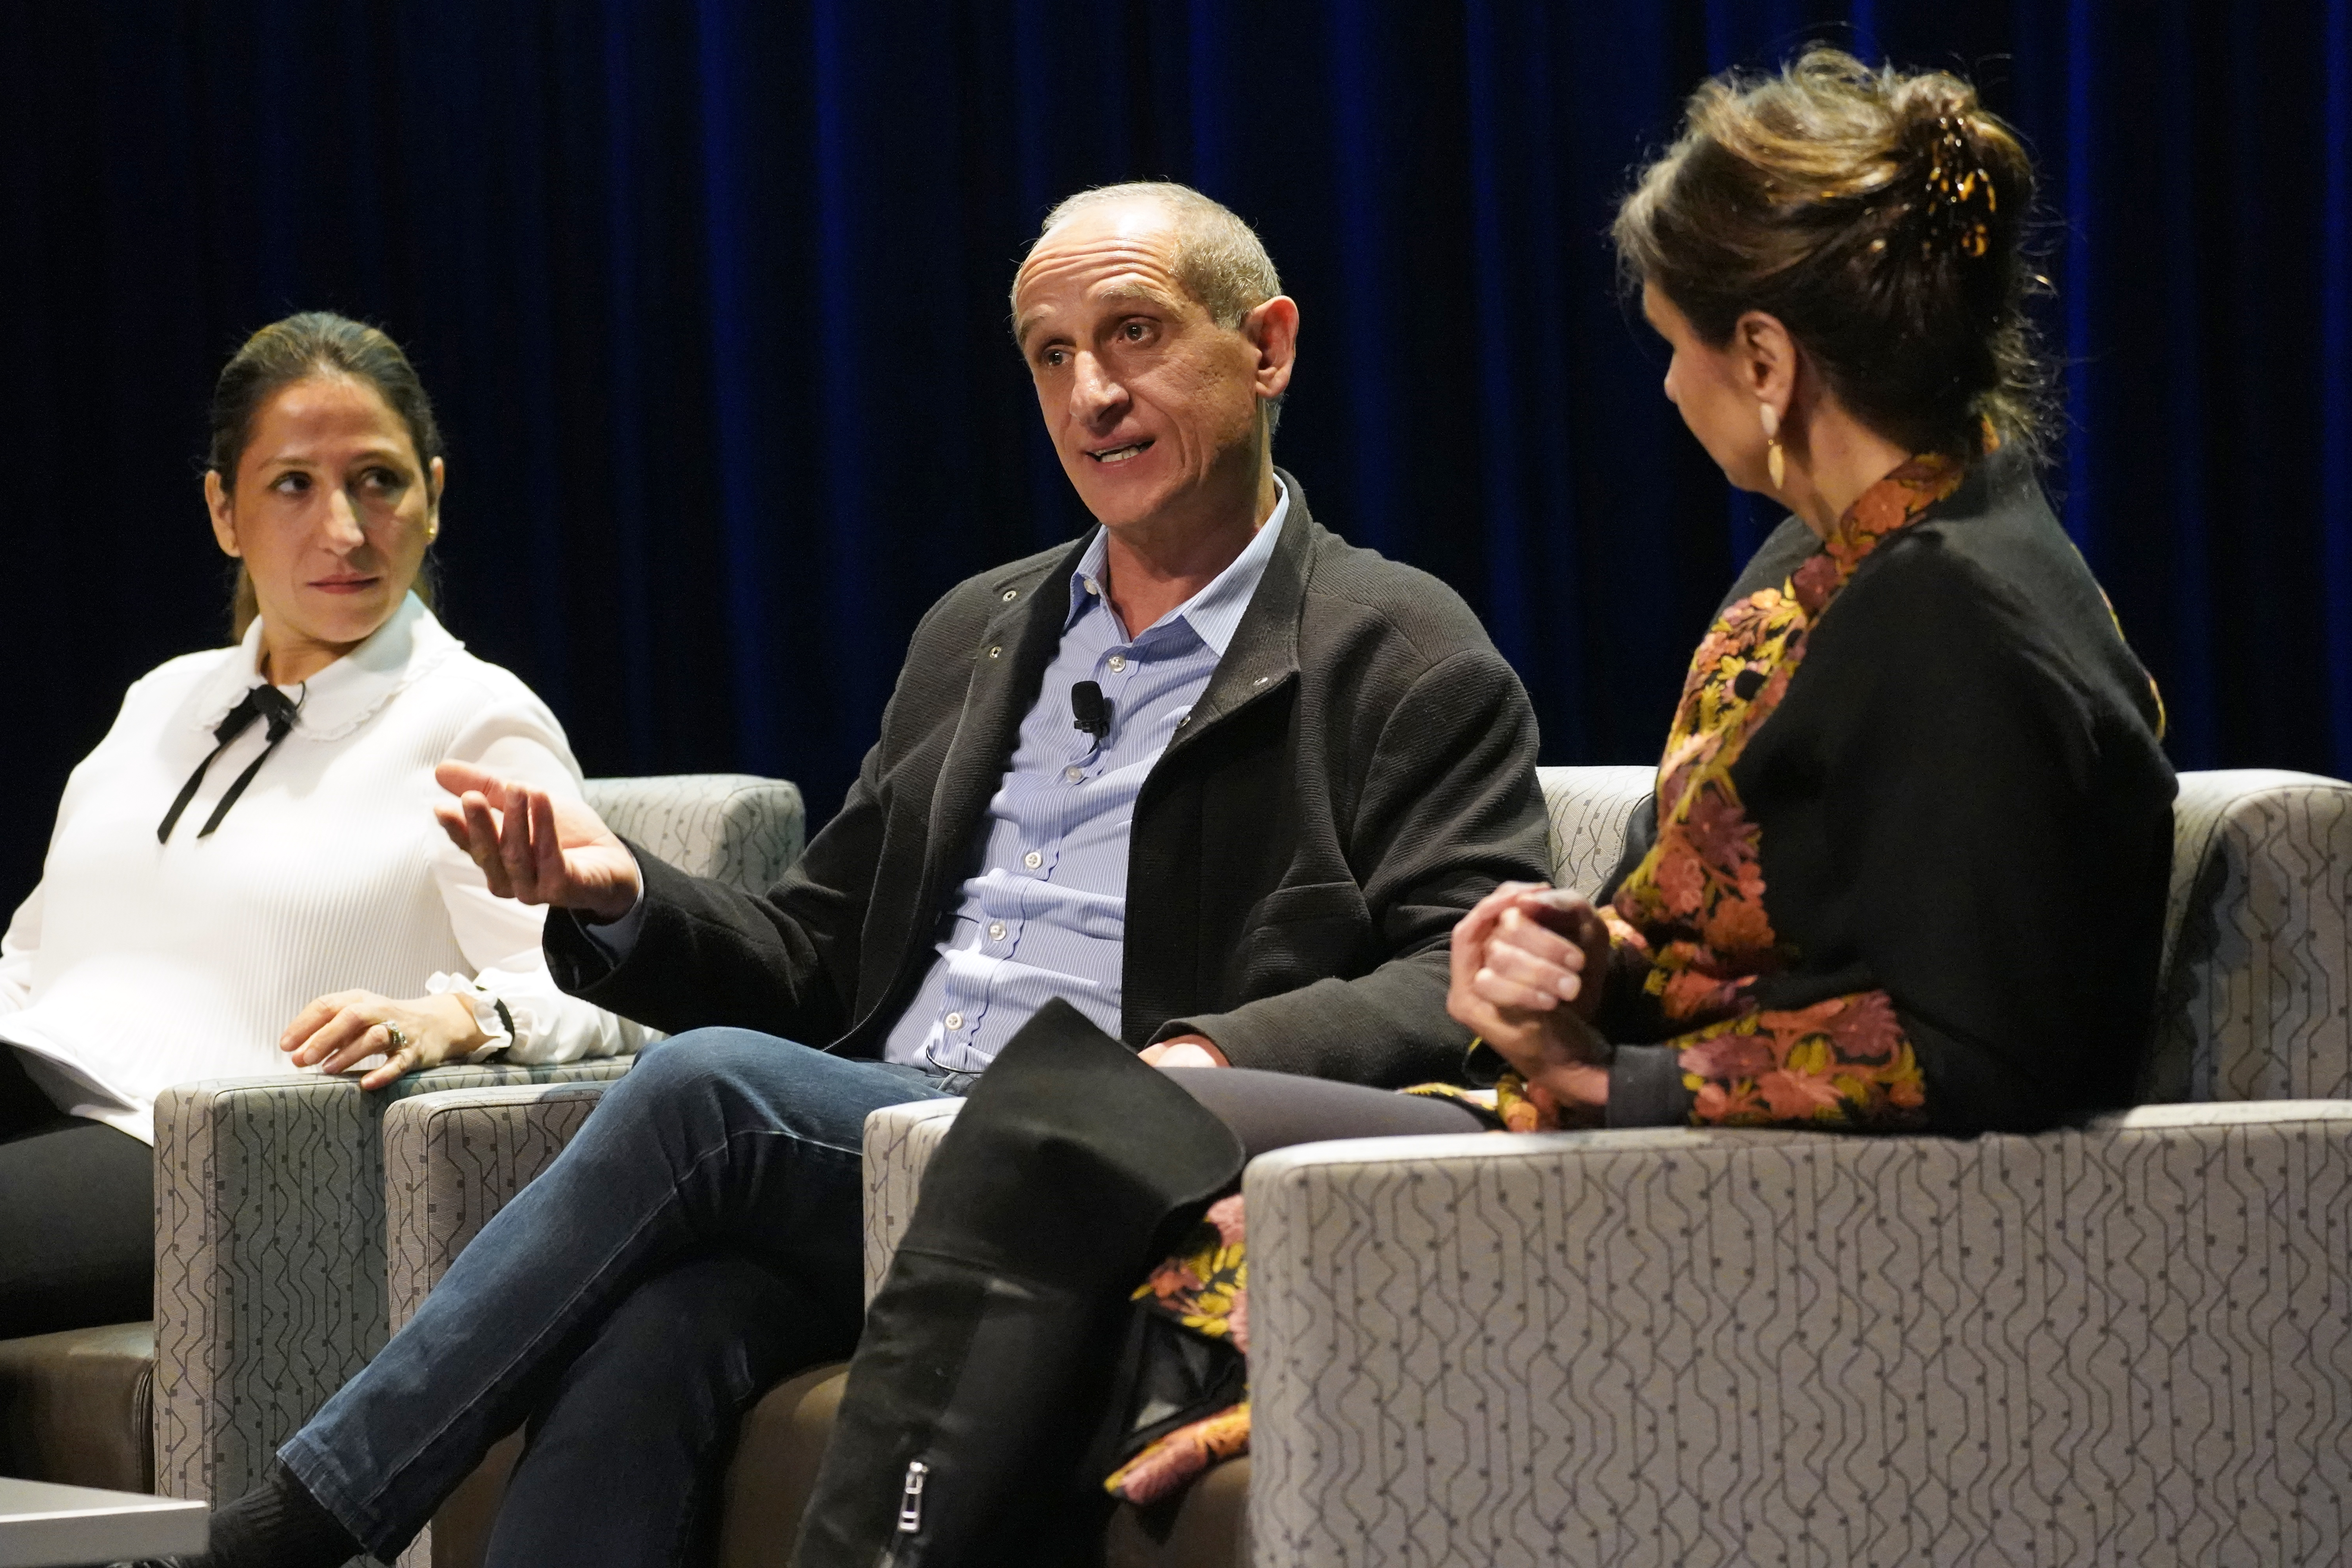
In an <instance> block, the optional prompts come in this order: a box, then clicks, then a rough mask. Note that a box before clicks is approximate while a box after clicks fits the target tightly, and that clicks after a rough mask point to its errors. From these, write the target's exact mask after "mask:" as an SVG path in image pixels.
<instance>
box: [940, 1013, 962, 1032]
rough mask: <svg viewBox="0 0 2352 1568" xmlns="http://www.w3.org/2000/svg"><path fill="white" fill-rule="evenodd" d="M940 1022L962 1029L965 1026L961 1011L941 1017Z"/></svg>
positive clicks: (951, 1027)
mask: <svg viewBox="0 0 2352 1568" xmlns="http://www.w3.org/2000/svg"><path fill="white" fill-rule="evenodd" d="M940 1023H942V1024H944V1025H946V1026H948V1027H949V1028H950V1029H961V1028H962V1027H963V1015H962V1014H961V1013H950V1014H949V1015H948V1016H946V1017H944V1018H941V1019H940Z"/></svg>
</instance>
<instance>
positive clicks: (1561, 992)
mask: <svg viewBox="0 0 2352 1568" xmlns="http://www.w3.org/2000/svg"><path fill="white" fill-rule="evenodd" d="M1608 944H1609V937H1608V930H1607V928H1606V927H1605V926H1603V925H1602V924H1601V918H1600V917H1599V916H1598V915H1597V914H1595V913H1593V910H1592V906H1591V904H1590V903H1589V902H1587V901H1586V900H1584V899H1583V898H1582V897H1581V896H1580V895H1578V894H1574V893H1563V892H1560V891H1559V890H1558V889H1552V888H1548V887H1544V886H1542V885H1540V884H1536V883H1528V882H1506V883H1504V884H1503V885H1502V886H1501V887H1499V888H1496V889H1495V890H1494V891H1493V892H1492V893H1489V894H1487V895H1486V897H1485V898H1484V899H1481V900H1479V901H1478V903H1477V904H1476V906H1475V907H1474V908H1473V909H1472V910H1471V911H1470V912H1469V913H1468V914H1466V915H1465V916H1463V917H1462V920H1461V922H1460V923H1459V924H1457V925H1456V926H1455V927H1454V942H1453V951H1452V959H1453V983H1452V984H1451V986H1450V987H1449V989H1448V990H1447V992H1446V996H1445V1010H1446V1011H1447V1012H1448V1013H1449V1014H1451V1015H1452V1016H1453V1017H1454V1021H1455V1022H1456V1023H1459V1024H1461V1025H1463V1026H1465V1027H1466V1028H1469V1029H1473V1030H1475V1031H1476V1032H1477V1034H1478V1035H1479V1036H1480V1037H1482V1038H1483V1039H1485V1040H1486V1043H1487V1044H1488V1045H1489V1046H1492V1047H1494V1048H1495V1050H1496V1052H1497V1053H1498V1054H1499V1055H1500V1056H1501V1057H1502V1058H1503V1059H1504V1060H1505V1061H1507V1062H1509V1063H1510V1064H1511V1066H1512V1068H1514V1069H1515V1070H1516V1071H1517V1073H1518V1075H1519V1076H1520V1077H1521V1078H1523V1079H1526V1080H1527V1081H1528V1083H1529V1084H1534V1085H1540V1086H1541V1087H1543V1088H1544V1089H1548V1090H1549V1091H1550V1093H1551V1095H1552V1096H1553V1098H1554V1099H1556V1100H1559V1101H1560V1102H1562V1103H1563V1104H1572V1105H1580V1106H1583V1107H1586V1108H1596V1107H1599V1106H1602V1105H1605V1104H1607V1103H1608V1100H1609V1068H1608V1063H1609V1058H1610V1055H1611V1052H1610V1047H1609V1043H1608V1041H1606V1040H1604V1039H1602V1038H1601V1036H1600V1035H1599V1034H1598V1033H1597V1032H1595V1030H1594V1029H1593V1027H1592V1026H1591V1024H1590V1023H1589V1022H1588V1021H1587V1019H1586V1016H1585V1012H1586V1008H1587V1007H1590V1006H1597V1005H1598V1003H1599V992H1600V987H1599V985H1598V984H1591V985H1588V984H1586V980H1587V977H1588V976H1590V977H1591V979H1592V980H1593V981H1595V982H1597V981H1598V980H1599V978H1600V977H1601V974H1602V973H1604V972H1605V969H1606V965H1607V962H1608V951H1609V945H1608ZM1579 1004H1583V1005H1579Z"/></svg>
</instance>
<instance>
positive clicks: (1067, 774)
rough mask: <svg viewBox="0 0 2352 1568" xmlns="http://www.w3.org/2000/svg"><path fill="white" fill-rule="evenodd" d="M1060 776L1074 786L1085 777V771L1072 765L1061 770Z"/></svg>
mask: <svg viewBox="0 0 2352 1568" xmlns="http://www.w3.org/2000/svg"><path fill="white" fill-rule="evenodd" d="M1062 776H1063V777H1064V778H1066V779H1067V780H1069V781H1070V782H1071V783H1072V784H1076V783H1077V782H1078V781H1079V780H1080V779H1082V778H1084V777H1086V776H1087V770H1086V769H1084V768H1082V767H1078V766H1076V765H1075V764H1073V765H1072V766H1070V767H1066V768H1064V769H1063V770H1062Z"/></svg>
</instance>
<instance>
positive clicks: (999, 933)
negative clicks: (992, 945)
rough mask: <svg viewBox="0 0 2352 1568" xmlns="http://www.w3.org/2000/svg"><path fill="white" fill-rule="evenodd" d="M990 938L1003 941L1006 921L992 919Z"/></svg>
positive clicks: (992, 940) (989, 931)
mask: <svg viewBox="0 0 2352 1568" xmlns="http://www.w3.org/2000/svg"><path fill="white" fill-rule="evenodd" d="M988 940H989V941H991V942H1003V940H1004V922H1003V921H990V922H989V926H988Z"/></svg>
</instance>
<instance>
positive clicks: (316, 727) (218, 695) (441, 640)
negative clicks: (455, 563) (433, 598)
mask: <svg viewBox="0 0 2352 1568" xmlns="http://www.w3.org/2000/svg"><path fill="white" fill-rule="evenodd" d="M465 646H466V645H465V644H463V643H461V642H459V641H458V640H457V638H456V637H451V636H450V635H449V633H448V631H447V630H446V628H445V627H444V626H442V625H441V623H440V621H438V620H437V619H436V618H435V616H434V614H433V612H432V611H431V610H428V609H426V608H425V601H424V600H422V599H420V598H418V597H417V596H416V595H414V594H411V595H408V597H406V598H405V599H404V600H402V601H401V605H400V608H398V609H397V610H394V612H393V613H392V618H391V619H390V620H388V621H386V622H384V624H383V626H378V627H377V628H376V630H375V633H374V635H373V636H372V637H369V638H368V639H367V640H366V641H365V642H363V643H362V644H360V646H359V647H355V648H353V649H352V651H351V652H349V653H347V654H345V655H343V657H342V658H339V659H337V660H335V662H334V663H332V664H331V665H329V666H327V668H324V669H322V670H320V671H319V673H318V674H316V675H314V676H312V677H311V678H310V679H309V680H308V681H306V682H304V683H303V685H302V686H301V687H300V688H299V690H300V692H301V698H300V700H301V704H302V706H301V710H300V711H299V713H298V714H297V715H296V717H295V721H294V733H295V734H296V735H298V736H301V737H304V738H307V739H309V740H313V741H339V740H341V739H342V738H343V737H344V736H345V735H348V734H350V733H351V732H352V731H354V730H356V729H358V728H359V727H360V726H361V725H362V724H363V723H365V722H367V721H368V720H369V719H371V718H373V716H374V714H375V711H376V710H377V709H379V708H382V707H383V705H384V704H385V703H386V702H389V701H390V700H392V699H393V697H394V695H395V694H396V693H398V692H399V691H400V689H402V688H403V687H405V686H407V685H409V684H410V683H412V682H414V681H415V680H416V679H419V678H421V677H423V676H424V675H425V674H427V673H428V672H430V671H431V670H432V669H433V668H435V667H436V666H437V665H439V664H440V663H441V662H442V661H443V660H445V659H446V658H448V657H449V656H450V655H451V654H454V653H456V652H457V651H458V650H459V649H460V648H462V647H465ZM260 665H261V622H260V621H259V620H258V619H256V620H255V621H254V623H253V625H252V626H248V627H247V628H246V633H245V640H244V641H243V642H242V643H241V644H239V645H238V646H237V647H236V648H235V649H234V650H232V651H231V652H230V654H229V657H228V658H227V660H226V662H225V663H223V664H222V666H221V668H219V669H218V670H217V671H216V672H215V674H214V675H213V677H212V679H210V680H208V681H206V682H205V686H204V688H203V689H202V691H201V692H200V693H199V694H198V697H197V700H196V704H195V708H194V713H193V719H194V723H195V725H196V727H197V728H198V729H202V730H209V729H212V728H213V727H214V726H215V725H216V724H218V723H219V722H220V721H221V720H222V719H223V718H225V717H226V716H227V713H228V710H230V709H231V708H234V707H236V704H237V703H238V702H240V701H241V700H244V697H245V694H246V693H247V691H250V690H251V689H253V688H254V687H255V686H256V685H257V684H258V683H259V682H260V679H261V676H260V673H259V670H260Z"/></svg>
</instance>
